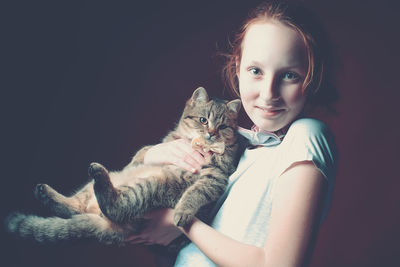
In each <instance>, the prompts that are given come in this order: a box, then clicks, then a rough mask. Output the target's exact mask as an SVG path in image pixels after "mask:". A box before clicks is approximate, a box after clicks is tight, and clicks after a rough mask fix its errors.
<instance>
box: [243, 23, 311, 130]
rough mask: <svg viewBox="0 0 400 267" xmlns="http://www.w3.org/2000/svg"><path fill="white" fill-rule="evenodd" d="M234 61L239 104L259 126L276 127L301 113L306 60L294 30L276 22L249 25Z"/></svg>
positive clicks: (265, 127) (264, 128) (302, 43)
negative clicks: (239, 52)
mask: <svg viewBox="0 0 400 267" xmlns="http://www.w3.org/2000/svg"><path fill="white" fill-rule="evenodd" d="M238 64H239V72H238V73H237V77H238V79H239V91H240V96H241V99H242V103H243V107H244V109H245V111H246V113H247V115H248V116H249V117H250V119H251V120H252V121H253V123H254V124H255V125H257V126H258V127H259V128H260V129H262V130H265V131H277V130H280V129H282V128H283V127H285V126H286V125H288V124H289V123H291V122H292V121H293V120H294V119H295V118H296V117H297V116H298V115H299V114H300V113H301V111H302V110H303V107H304V104H305V101H306V95H305V94H304V93H303V92H302V85H303V81H304V78H305V75H306V73H307V60H306V49H305V45H304V42H303V41H302V39H301V36H300V35H299V34H298V33H297V32H296V31H295V30H292V29H290V28H289V27H287V26H285V25H283V24H281V23H279V22H264V23H255V24H253V25H251V26H250V27H249V28H248V30H247V33H246V35H245V37H244V39H243V43H242V57H241V60H240V62H238Z"/></svg>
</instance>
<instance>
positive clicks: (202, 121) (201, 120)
mask: <svg viewBox="0 0 400 267" xmlns="http://www.w3.org/2000/svg"><path fill="white" fill-rule="evenodd" d="M199 120H200V123H201V124H203V125H206V124H207V123H208V121H207V119H206V118H204V117H200V119H199Z"/></svg>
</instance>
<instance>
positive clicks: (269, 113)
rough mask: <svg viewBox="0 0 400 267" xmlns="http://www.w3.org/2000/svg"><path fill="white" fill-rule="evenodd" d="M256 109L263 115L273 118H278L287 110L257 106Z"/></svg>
mask: <svg viewBox="0 0 400 267" xmlns="http://www.w3.org/2000/svg"><path fill="white" fill-rule="evenodd" d="M256 108H257V109H258V110H260V111H261V112H262V114H264V115H265V116H268V117H273V116H276V115H278V114H280V113H282V112H283V111H285V109H283V108H275V107H274V108H272V107H262V106H256Z"/></svg>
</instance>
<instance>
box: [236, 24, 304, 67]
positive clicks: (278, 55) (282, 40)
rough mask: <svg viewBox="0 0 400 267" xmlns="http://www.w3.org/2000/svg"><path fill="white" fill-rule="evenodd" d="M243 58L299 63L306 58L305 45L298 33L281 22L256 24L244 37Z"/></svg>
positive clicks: (250, 27)
mask: <svg viewBox="0 0 400 267" xmlns="http://www.w3.org/2000/svg"><path fill="white" fill-rule="evenodd" d="M242 57H245V58H246V57H249V59H251V58H254V57H255V58H257V57H258V58H261V59H262V58H264V59H265V60H268V61H270V60H273V59H277V60H279V61H282V60H283V61H287V63H288V64H290V63H298V61H303V60H304V58H305V44H304V41H303V39H302V37H301V36H300V34H299V33H298V32H297V31H295V30H294V29H292V28H289V27H288V26H286V25H284V24H282V23H280V22H263V23H254V24H252V25H250V26H249V28H248V29H247V32H246V34H245V36H244V39H243V44H242Z"/></svg>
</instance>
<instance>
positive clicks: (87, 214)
mask: <svg viewBox="0 0 400 267" xmlns="http://www.w3.org/2000/svg"><path fill="white" fill-rule="evenodd" d="M240 107H241V102H240V100H239V99H236V100H232V101H229V102H228V101H227V100H220V99H210V98H209V96H208V94H207V92H206V90H205V89H204V88H202V87H199V88H197V89H196V90H195V91H194V92H193V94H192V96H191V98H190V99H189V100H188V101H187V102H186V105H185V108H184V111H183V114H182V116H181V118H180V120H179V121H178V123H177V125H176V126H175V129H174V130H172V131H171V132H169V133H168V135H167V136H165V137H164V139H163V140H162V142H169V141H172V140H176V139H182V138H183V139H187V140H191V141H192V146H193V148H195V149H202V150H204V152H207V153H208V152H210V153H211V154H212V156H211V157H210V158H209V159H207V161H206V164H205V165H203V166H202V168H201V169H200V170H199V171H198V172H197V173H192V172H189V171H186V170H184V169H182V168H179V167H177V166H175V165H168V164H164V165H156V164H145V163H144V155H145V153H146V152H147V151H148V150H149V149H150V148H151V147H152V146H145V147H143V148H142V149H140V150H139V151H138V152H137V153H136V155H135V156H134V157H133V159H132V161H131V162H130V163H129V164H128V165H127V166H126V167H125V168H123V169H122V170H121V171H119V172H109V171H108V170H107V169H106V168H105V167H103V166H102V165H101V164H98V163H92V164H90V167H89V170H88V173H89V177H90V178H92V180H91V181H90V182H89V183H88V184H86V185H85V186H84V187H83V188H82V189H81V190H79V191H77V193H75V194H74V195H72V196H70V197H66V196H64V195H62V194H60V193H58V192H56V191H55V190H54V189H53V188H51V187H50V186H49V185H46V184H38V185H37V186H36V188H35V196H36V198H37V199H38V200H39V201H41V202H42V204H44V205H45V206H46V207H48V208H49V209H50V210H51V211H52V212H53V213H55V214H56V215H57V216H55V217H48V218H44V217H39V216H35V215H25V214H22V213H14V214H11V215H9V217H8V218H7V220H6V226H7V228H8V231H9V232H11V233H14V234H16V235H17V236H20V237H23V238H30V239H34V240H36V241H38V242H56V241H62V240H71V239H79V238H89V239H95V240H97V241H100V242H102V243H106V244H123V243H124V241H125V240H126V238H127V237H128V236H129V235H131V234H134V233H137V232H138V231H140V229H141V227H142V226H143V219H142V216H143V215H144V214H145V213H146V212H148V211H151V210H155V209H159V208H173V209H174V219H173V220H174V224H175V225H177V226H183V227H184V226H186V225H188V223H190V221H191V220H192V219H193V217H194V216H195V215H196V216H200V217H201V218H202V219H204V220H208V219H209V218H206V216H204V215H205V214H210V210H209V209H210V208H211V207H212V204H213V203H214V202H215V201H216V200H217V199H218V198H219V197H220V196H221V195H222V193H224V191H225V189H226V186H227V183H228V178H229V176H230V175H231V174H232V173H233V172H234V171H235V169H236V166H237V163H238V160H239V157H240V154H241V149H242V147H243V146H242V145H241V142H239V139H240V137H239V135H238V133H237V131H236V128H237V117H238V112H239V109H240ZM205 208H207V210H204V209H205ZM200 209H203V210H202V213H200V212H199V210H200ZM202 216H203V217H202ZM182 236H183V235H182ZM179 242H181V241H179ZM174 246H178V247H179V245H176V244H175V245H174Z"/></svg>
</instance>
